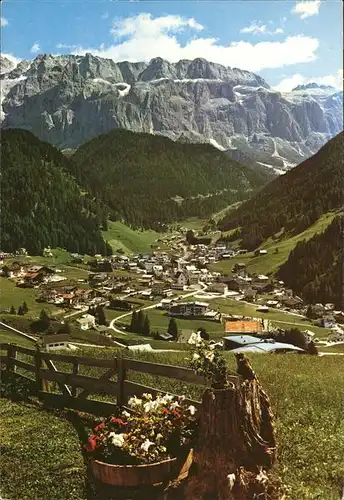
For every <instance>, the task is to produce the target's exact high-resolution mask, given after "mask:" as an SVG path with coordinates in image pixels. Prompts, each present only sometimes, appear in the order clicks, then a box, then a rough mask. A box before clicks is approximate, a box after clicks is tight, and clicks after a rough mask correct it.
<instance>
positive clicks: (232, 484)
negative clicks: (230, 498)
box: [227, 474, 236, 491]
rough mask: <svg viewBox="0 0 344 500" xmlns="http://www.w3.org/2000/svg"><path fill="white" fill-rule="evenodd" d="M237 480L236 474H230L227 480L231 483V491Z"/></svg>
mask: <svg viewBox="0 0 344 500" xmlns="http://www.w3.org/2000/svg"><path fill="white" fill-rule="evenodd" d="M235 480H236V477H235V474H228V476H227V481H228V485H229V491H231V490H232V489H233V486H234V483H235Z"/></svg>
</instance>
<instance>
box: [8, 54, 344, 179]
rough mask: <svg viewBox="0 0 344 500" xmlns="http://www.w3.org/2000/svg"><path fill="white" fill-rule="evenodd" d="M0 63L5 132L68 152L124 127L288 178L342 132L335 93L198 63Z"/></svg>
mask: <svg viewBox="0 0 344 500" xmlns="http://www.w3.org/2000/svg"><path fill="white" fill-rule="evenodd" d="M2 65H3V66H4V67H6V72H3V74H2V75H1V78H2V82H1V84H2V85H1V87H2V116H1V118H2V122H3V123H2V125H3V126H4V127H21V128H27V129H29V130H31V131H32V132H34V133H35V134H36V135H38V136H39V137H40V138H41V139H44V140H47V141H49V142H51V143H53V144H55V145H57V146H59V147H62V148H75V147H77V146H79V145H80V144H81V143H83V142H85V141H86V140H88V139H90V138H91V137H93V136H96V135H99V134H101V133H104V132H107V131H109V130H111V129H113V128H116V127H120V128H126V129H130V130H134V131H141V132H148V133H154V134H163V135H166V136H168V137H170V138H172V139H179V137H182V138H184V139H189V140H190V141H193V142H210V143H212V144H213V145H214V146H216V147H218V148H219V149H222V150H229V151H230V150H232V151H234V150H235V149H240V150H241V151H243V152H244V153H245V154H246V153H247V154H255V155H256V157H257V158H259V159H260V161H261V163H263V164H264V161H265V162H267V160H266V158H270V160H269V162H268V164H269V165H270V166H271V168H279V169H280V170H282V171H284V170H286V169H287V168H290V167H291V166H292V165H294V164H296V163H298V162H300V161H302V160H304V159H305V158H306V157H307V156H310V155H311V154H313V153H314V152H316V151H317V150H318V149H319V147H321V145H322V144H324V143H325V142H326V141H327V140H328V139H329V138H330V137H332V136H334V135H336V134H337V133H339V132H340V131H341V130H342V128H343V120H342V105H343V96H342V93H340V92H336V90H335V89H332V88H330V87H325V86H318V85H316V84H310V85H306V86H299V87H297V88H296V89H294V90H293V91H292V92H290V93H283V94H281V93H279V92H276V91H274V90H272V89H271V88H270V87H269V85H268V84H267V83H266V82H265V81H264V80H263V79H262V78H261V77H259V76H257V75H255V74H253V73H250V72H248V71H243V70H240V69H237V68H226V67H224V66H221V65H219V64H215V63H211V62H208V61H206V60H205V59H202V58H198V59H195V60H194V61H188V60H181V61H179V62H177V63H173V64H172V63H169V62H168V61H165V60H163V59H161V58H155V59H152V60H151V61H150V62H149V63H142V62H139V63H131V62H127V61H124V62H120V63H115V62H114V61H112V60H110V59H103V58H100V57H95V56H93V55H91V54H86V55H85V56H73V55H69V56H56V57H53V56H51V55H46V54H45V55H39V56H38V57H36V59H35V60H34V61H32V62H31V63H30V62H28V61H22V62H21V63H20V64H19V65H18V66H17V67H15V68H12V67H11V66H10V65H8V64H7V63H6V61H5V62H2ZM271 158H272V160H271Z"/></svg>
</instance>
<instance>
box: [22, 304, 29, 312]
mask: <svg viewBox="0 0 344 500" xmlns="http://www.w3.org/2000/svg"><path fill="white" fill-rule="evenodd" d="M23 311H24V314H26V313H28V312H29V308H28V306H27V303H26V302H23Z"/></svg>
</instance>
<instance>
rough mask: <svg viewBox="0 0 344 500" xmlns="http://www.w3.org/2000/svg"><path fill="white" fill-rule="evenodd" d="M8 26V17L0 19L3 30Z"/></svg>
mask: <svg viewBox="0 0 344 500" xmlns="http://www.w3.org/2000/svg"><path fill="white" fill-rule="evenodd" d="M7 25H8V21H7V19H6V17H0V26H1V28H4V27H5V26H7Z"/></svg>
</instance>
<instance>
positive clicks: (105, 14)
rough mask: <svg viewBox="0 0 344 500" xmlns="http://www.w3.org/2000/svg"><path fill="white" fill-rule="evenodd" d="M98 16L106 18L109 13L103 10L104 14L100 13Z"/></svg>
mask: <svg viewBox="0 0 344 500" xmlns="http://www.w3.org/2000/svg"><path fill="white" fill-rule="evenodd" d="M100 17H101V18H102V19H108V17H109V13H108V12H104V14H102V15H101V16H100Z"/></svg>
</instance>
